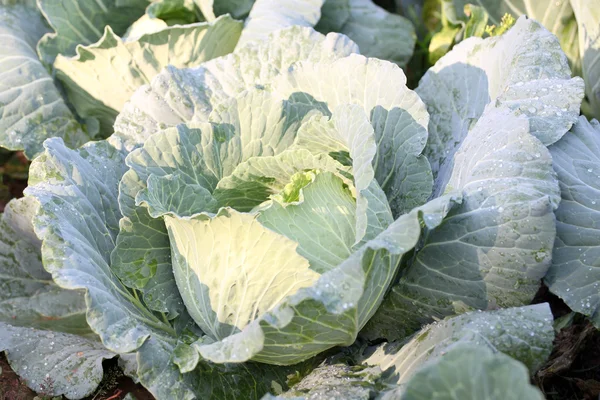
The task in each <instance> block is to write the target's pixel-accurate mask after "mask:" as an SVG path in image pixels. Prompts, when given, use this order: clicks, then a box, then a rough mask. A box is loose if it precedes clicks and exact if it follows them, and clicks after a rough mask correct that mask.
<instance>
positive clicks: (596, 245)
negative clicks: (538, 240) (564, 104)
mask: <svg viewBox="0 0 600 400" xmlns="http://www.w3.org/2000/svg"><path fill="white" fill-rule="evenodd" d="M550 153H551V154H552V159H553V161H554V168H555V170H556V172H557V173H558V180H559V182H560V189H561V195H562V201H561V203H560V206H559V207H558V209H557V210H556V219H557V222H556V231H557V232H556V233H557V238H556V242H555V244H554V252H553V255H552V266H551V267H550V270H549V271H548V275H546V283H547V284H548V286H549V287H550V290H551V291H552V293H554V294H556V295H558V296H559V297H561V298H562V299H563V300H564V301H565V302H566V303H567V304H568V305H569V307H570V308H571V309H572V310H574V311H577V312H579V313H582V314H584V315H587V316H588V317H590V318H591V319H592V321H594V323H595V324H596V326H599V327H600V264H599V263H598V260H599V259H600V258H599V257H600V222H599V221H600V125H599V124H598V121H596V120H593V121H592V122H591V123H590V122H588V121H587V120H586V119H585V117H579V121H578V122H577V124H576V125H575V126H574V127H573V129H572V130H571V132H570V133H567V134H566V135H565V136H564V137H563V138H562V139H561V140H560V141H558V142H557V143H555V144H554V145H552V146H551V147H550Z"/></svg>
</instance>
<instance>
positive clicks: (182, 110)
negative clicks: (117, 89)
mask: <svg viewBox="0 0 600 400" xmlns="http://www.w3.org/2000/svg"><path fill="white" fill-rule="evenodd" d="M356 51H357V48H356V45H355V44H354V43H352V42H351V41H350V40H348V38H347V37H345V36H343V35H338V34H329V35H327V36H323V35H321V34H319V33H317V32H315V31H313V30H312V29H309V28H302V27H292V28H289V29H285V30H282V31H279V32H276V33H274V34H272V35H271V36H270V38H269V40H268V41H267V42H265V43H250V44H248V45H247V46H244V47H243V48H241V49H238V50H237V51H236V52H235V53H232V54H229V55H227V56H225V57H222V58H217V59H214V60H211V61H209V62H206V63H204V64H202V65H201V66H200V67H199V68H194V69H176V68H172V67H167V68H166V69H165V70H164V71H163V72H161V73H160V74H158V75H157V76H156V77H155V78H154V79H153V80H152V82H151V84H150V85H149V86H144V87H142V88H140V89H139V90H138V91H137V92H136V93H135V94H134V95H133V96H132V98H131V99H130V101H129V102H128V103H126V104H125V105H124V107H123V111H122V112H121V113H120V114H119V116H118V117H117V120H116V122H115V135H113V136H112V137H111V139H110V141H111V143H113V144H114V145H115V146H117V147H124V148H126V149H127V150H129V151H130V150H132V149H133V148H135V147H139V146H140V145H141V144H142V143H144V141H145V140H146V139H147V138H148V137H149V136H150V135H152V134H153V133H156V132H157V131H159V130H162V129H165V128H166V127H170V126H175V125H177V124H180V123H186V122H190V121H207V120H208V117H209V115H210V113H211V112H212V110H213V109H214V108H215V107H216V106H217V105H218V104H220V103H222V102H225V101H232V100H231V99H232V98H233V97H236V96H237V95H239V94H240V93H242V92H243V91H245V90H247V89H250V88H254V87H259V88H260V87H262V88H266V89H269V88H270V84H271V82H272V80H273V79H274V78H275V77H276V76H278V75H279V74H280V73H282V72H285V71H287V69H288V68H289V67H290V65H292V64H294V63H296V62H298V61H299V60H310V61H314V62H318V61H323V62H325V61H329V60H334V59H337V58H340V57H345V56H346V55H348V54H351V53H353V52H356Z"/></svg>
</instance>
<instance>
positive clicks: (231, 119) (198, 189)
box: [112, 90, 305, 315]
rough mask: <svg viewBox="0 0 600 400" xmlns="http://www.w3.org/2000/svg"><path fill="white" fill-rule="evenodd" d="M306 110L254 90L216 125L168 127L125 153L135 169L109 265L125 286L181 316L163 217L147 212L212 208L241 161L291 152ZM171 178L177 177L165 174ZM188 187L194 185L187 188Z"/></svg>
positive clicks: (125, 183) (221, 113)
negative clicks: (226, 178) (171, 187)
mask: <svg viewBox="0 0 600 400" xmlns="http://www.w3.org/2000/svg"><path fill="white" fill-rule="evenodd" d="M304 109H305V108H304V107H297V106H296V105H294V104H290V103H288V102H285V101H279V100H276V99H274V98H273V97H272V96H271V95H270V94H269V93H268V92H265V91H263V90H253V91H249V92H246V93H244V94H242V95H240V96H239V97H238V98H233V99H230V100H229V101H228V102H227V103H225V104H223V105H222V106H220V107H218V109H216V110H214V112H213V113H212V114H211V117H210V118H211V120H212V121H214V123H213V124H209V123H204V124H196V125H194V124H190V125H189V126H188V125H179V126H178V127H176V128H169V129H166V130H164V131H162V132H160V133H157V134H155V135H153V136H151V137H150V138H149V139H148V140H147V141H146V142H145V143H144V146H143V147H142V148H140V149H137V150H135V151H134V152H132V153H131V154H130V155H129V156H128V158H127V163H128V165H129V166H130V167H131V168H132V171H131V172H129V173H127V174H126V175H125V177H124V178H123V180H122V182H121V185H120V203H121V211H122V212H123V215H124V216H125V218H123V220H122V221H121V228H122V231H121V233H120V234H119V237H118V238H117V246H116V249H115V251H114V252H113V255H112V267H113V268H114V270H115V272H116V273H117V274H118V275H119V277H120V278H121V279H123V281H124V283H125V284H126V285H128V286H130V287H134V288H137V289H142V290H143V291H144V296H147V295H148V293H149V292H152V293H153V294H152V297H153V299H154V302H152V303H150V304H149V306H150V307H151V308H153V309H155V310H157V311H164V310H165V308H166V309H167V310H168V311H169V313H171V314H172V315H176V314H178V313H179V312H180V307H181V302H180V301H177V298H178V295H177V294H176V293H177V292H176V291H175V290H174V289H175V280H174V278H173V275H172V272H171V268H170V248H169V246H168V242H167V237H166V228H165V226H164V223H163V222H162V220H151V218H150V215H154V216H155V217H158V216H160V215H163V214H165V213H171V212H172V213H175V214H177V215H179V216H190V215H193V214H195V213H199V212H203V211H215V209H214V206H215V205H216V204H215V202H214V201H213V199H212V196H210V193H211V192H212V191H213V190H214V188H215V186H216V185H217V182H218V181H219V180H220V179H221V178H222V177H224V176H228V175H230V174H231V173H232V172H233V170H234V169H235V168H236V167H237V165H238V164H240V163H241V162H244V161H246V160H248V159H250V158H252V157H256V156H272V155H275V154H277V153H279V152H281V151H283V150H285V149H286V148H287V147H289V146H290V145H291V144H292V142H293V140H294V137H295V135H296V130H297V128H298V125H299V123H300V121H301V120H302V119H303V117H304V114H303V110H304ZM172 174H176V176H173V177H169V178H168V177H167V175H172ZM151 176H154V178H152V182H153V186H152V187H151V188H150V187H148V183H147V181H148V179H149V178H150V177H151ZM173 179H175V180H173ZM171 184H177V185H179V186H178V187H179V188H180V189H181V190H179V191H177V192H168V193H167V192H164V191H163V189H165V188H166V187H167V186H168V185H171ZM187 185H191V186H190V187H187V188H186V186H187ZM149 189H152V190H153V192H152V193H150V192H149V191H148V190H149ZM186 191H188V192H190V193H195V194H196V195H198V194H201V195H202V199H201V198H199V197H186V196H184V194H185V193H186ZM150 198H151V201H148V200H150ZM140 202H144V204H145V206H147V207H150V209H149V210H148V211H149V212H148V211H146V210H140V209H138V208H136V207H135V206H136V203H137V204H138V205H139V203H140ZM195 207H204V208H195ZM149 244H150V245H151V246H148V245H149ZM157 274H158V275H157ZM161 300H162V301H163V302H164V304H161Z"/></svg>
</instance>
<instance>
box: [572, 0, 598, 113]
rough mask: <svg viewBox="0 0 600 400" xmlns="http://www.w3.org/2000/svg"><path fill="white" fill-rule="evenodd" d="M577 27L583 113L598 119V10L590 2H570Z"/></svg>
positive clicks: (574, 0)
mask: <svg viewBox="0 0 600 400" xmlns="http://www.w3.org/2000/svg"><path fill="white" fill-rule="evenodd" d="M571 6H572V7H573V10H574V11H575V17H576V18H577V25H578V27H579V53H580V56H581V59H582V60H581V64H582V65H581V69H582V72H583V80H584V81H585V94H586V100H587V101H586V103H585V104H584V106H582V109H583V111H584V113H585V114H586V115H588V116H590V117H594V118H600V72H599V71H600V64H599V62H600V10H599V9H598V7H597V6H594V5H593V4H592V2H590V1H583V0H572V1H571Z"/></svg>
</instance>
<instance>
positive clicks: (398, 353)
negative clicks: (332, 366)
mask: <svg viewBox="0 0 600 400" xmlns="http://www.w3.org/2000/svg"><path fill="white" fill-rule="evenodd" d="M553 340H554V330H553V328H552V313H551V312H550V307H549V306H548V304H546V303H544V304H536V305H532V306H525V307H518V308H508V309H503V310H497V311H486V312H473V313H467V314H463V315H460V316H457V317H454V318H449V319H446V320H443V321H440V322H437V323H434V324H431V325H429V326H426V327H424V328H423V329H421V330H420V331H419V332H418V333H416V334H415V335H414V336H413V337H412V338H411V339H410V340H409V341H408V342H405V343H403V342H393V343H384V344H381V345H378V346H375V347H372V348H370V349H368V350H367V351H366V352H365V354H364V359H363V361H362V363H363V364H364V365H370V366H378V367H380V368H381V370H382V371H384V375H385V376H387V378H386V381H387V382H388V383H389V384H394V385H403V384H406V383H407V382H409V381H410V379H411V378H412V377H413V376H415V374H418V372H417V371H419V370H420V371H423V369H421V368H426V365H427V364H430V363H431V362H433V361H434V360H436V359H437V360H439V359H443V358H445V357H446V356H445V354H446V353H447V352H448V351H449V350H451V349H452V348H456V347H457V345H460V344H462V343H469V344H474V345H477V346H484V347H487V348H488V349H489V350H491V351H493V352H501V353H504V354H506V355H508V356H511V357H513V358H515V359H516V360H519V361H521V362H522V363H524V364H525V365H526V366H527V367H528V368H529V370H530V371H531V372H534V371H536V370H537V369H538V368H539V367H540V366H541V365H542V364H543V363H544V362H545V361H546V358H547V357H548V356H549V355H550V351H551V350H552V341H553ZM430 365H431V364H430Z"/></svg>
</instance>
